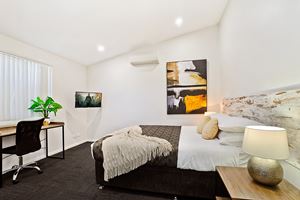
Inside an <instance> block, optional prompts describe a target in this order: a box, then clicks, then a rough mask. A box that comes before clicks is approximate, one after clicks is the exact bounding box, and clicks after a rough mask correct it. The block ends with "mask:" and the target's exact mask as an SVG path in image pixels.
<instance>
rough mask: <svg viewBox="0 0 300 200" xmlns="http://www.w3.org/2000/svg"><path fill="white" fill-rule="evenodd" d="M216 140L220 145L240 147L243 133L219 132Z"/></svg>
mask: <svg viewBox="0 0 300 200" xmlns="http://www.w3.org/2000/svg"><path fill="white" fill-rule="evenodd" d="M218 138H219V141H220V144H221V145H230V146H236V147H242V144H243V139H244V133H230V132H224V131H221V132H220V133H219V135H218Z"/></svg>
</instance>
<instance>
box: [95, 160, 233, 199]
mask: <svg viewBox="0 0 300 200" xmlns="http://www.w3.org/2000/svg"><path fill="white" fill-rule="evenodd" d="M102 163H103V161H101V160H95V167H96V181H97V184H99V185H100V189H102V188H103V186H109V187H117V188H122V189H129V190H135V191H145V192H153V193H161V194H166V195H172V196H173V197H177V196H178V197H179V196H186V197H195V198H207V199H215V197H216V195H220V196H227V195H226V193H227V192H226V189H224V188H225V187H224V185H223V183H222V181H220V178H219V176H218V174H217V172H215V171H211V172H201V171H195V170H183V169H178V168H171V167H156V166H150V165H147V164H146V165H144V166H141V167H139V168H137V169H135V170H133V171H131V172H129V173H127V174H124V175H121V176H118V177H115V178H113V179H111V180H109V181H108V182H106V181H104V169H103V165H102Z"/></svg>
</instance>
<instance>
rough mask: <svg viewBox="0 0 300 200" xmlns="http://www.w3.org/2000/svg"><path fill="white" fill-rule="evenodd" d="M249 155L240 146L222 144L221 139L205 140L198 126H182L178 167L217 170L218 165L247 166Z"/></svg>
mask: <svg viewBox="0 0 300 200" xmlns="http://www.w3.org/2000/svg"><path fill="white" fill-rule="evenodd" d="M248 159H249V157H248V155H247V154H245V153H243V152H242V149H241V148H240V147H235V146H228V145H221V144H220V143H219V139H213V140H205V139H203V138H202V136H201V134H199V133H197V128H196V126H182V127H181V133H180V139H179V145H178V159H177V168H180V169H191V170H196V171H215V168H216V166H245V165H246V163H247V161H248Z"/></svg>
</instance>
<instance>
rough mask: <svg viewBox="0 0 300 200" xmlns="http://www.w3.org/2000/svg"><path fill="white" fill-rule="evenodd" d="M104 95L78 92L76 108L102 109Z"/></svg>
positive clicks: (76, 94)
mask: <svg viewBox="0 0 300 200" xmlns="http://www.w3.org/2000/svg"><path fill="white" fill-rule="evenodd" d="M101 103H102V93H100V92H76V93H75V108H100V107H101Z"/></svg>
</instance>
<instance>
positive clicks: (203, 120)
mask: <svg viewBox="0 0 300 200" xmlns="http://www.w3.org/2000/svg"><path fill="white" fill-rule="evenodd" d="M209 120H210V117H208V116H201V118H200V122H199V124H198V126H197V132H198V133H200V134H201V133H202V130H203V128H204V126H205V124H207V122H209Z"/></svg>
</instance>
